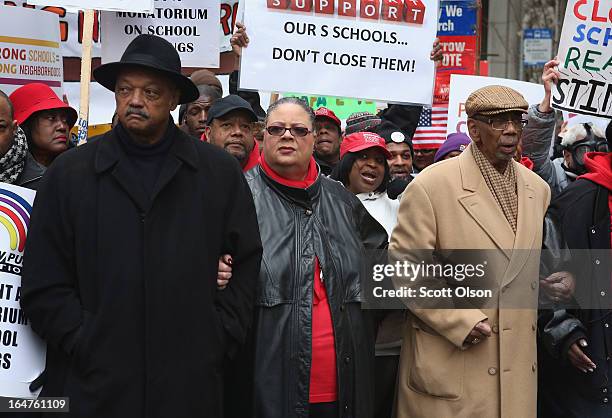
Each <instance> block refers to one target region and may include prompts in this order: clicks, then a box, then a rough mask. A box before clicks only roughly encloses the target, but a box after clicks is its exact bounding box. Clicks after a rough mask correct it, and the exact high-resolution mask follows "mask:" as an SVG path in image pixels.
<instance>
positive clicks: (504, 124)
mask: <svg viewBox="0 0 612 418" xmlns="http://www.w3.org/2000/svg"><path fill="white" fill-rule="evenodd" d="M472 119H476V120H479V121H481V122H484V123H486V124H489V125H490V126H491V128H492V129H493V130H495V131H505V130H506V129H508V125H509V124H510V123H512V124H513V125H514V127H515V128H516V129H517V130H519V131H522V130H523V128H524V127H525V126H527V119H522V118H521V119H511V120H508V119H491V118H486V117H484V116H479V115H474V116H472Z"/></svg>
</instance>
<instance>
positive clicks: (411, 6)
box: [240, 0, 438, 104]
mask: <svg viewBox="0 0 612 418" xmlns="http://www.w3.org/2000/svg"><path fill="white" fill-rule="evenodd" d="M244 14H245V25H246V27H247V31H248V34H249V38H250V40H251V42H250V44H249V46H248V48H245V49H244V50H243V52H242V61H241V70H240V88H242V89H253V90H262V91H291V92H295V93H304V94H310V95H318V96H340V97H353V98H363V99H373V100H378V101H385V102H398V103H420V104H431V102H432V96H433V86H434V63H433V62H432V61H431V60H430V59H429V56H430V53H431V49H432V44H433V41H434V39H435V36H436V30H437V25H438V1H437V0H411V1H406V2H402V1H401V0H386V1H384V2H383V1H380V0H337V1H334V0H331V1H330V0H246V4H245V12H244Z"/></svg>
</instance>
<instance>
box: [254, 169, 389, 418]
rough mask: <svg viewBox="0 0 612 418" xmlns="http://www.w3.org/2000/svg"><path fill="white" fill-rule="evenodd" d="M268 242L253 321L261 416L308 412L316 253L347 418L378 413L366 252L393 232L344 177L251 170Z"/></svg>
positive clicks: (289, 417) (300, 417)
mask: <svg viewBox="0 0 612 418" xmlns="http://www.w3.org/2000/svg"><path fill="white" fill-rule="evenodd" d="M246 179H247V182H248V183H249V186H250V187H251V191H252V193H253V198H254V201H255V208H256V210H257V218H258V222H259V228H260V233H261V240H262V243H263V246H264V252H263V258H262V262H261V271H260V275H259V283H258V289H257V293H256V300H255V304H256V311H255V318H254V324H253V337H252V344H253V346H254V347H252V349H253V350H254V379H255V384H254V391H255V398H254V410H253V413H252V414H250V415H249V416H250V417H254V418H308V414H309V402H308V397H309V383H310V364H311V345H312V339H311V325H312V322H311V309H312V294H313V288H312V286H313V276H314V264H315V256H316V257H318V259H319V264H320V267H321V271H322V273H323V277H324V284H325V288H326V291H327V296H328V300H329V305H330V309H331V316H332V323H333V327H334V335H335V342H336V361H337V377H338V402H339V408H340V411H341V416H342V417H347V418H348V417H351V418H370V417H372V415H373V409H372V407H373V402H372V401H373V394H374V388H373V366H374V341H375V333H374V331H375V329H374V326H373V322H374V321H373V316H372V315H371V314H370V312H369V311H366V310H362V309H361V301H362V299H363V296H362V293H361V285H360V280H361V278H362V277H367V276H364V275H366V274H368V273H367V272H366V269H367V267H366V264H367V263H366V259H367V258H366V250H368V249H372V250H374V249H381V248H385V247H386V243H387V234H386V233H385V230H384V229H383V227H382V226H380V224H378V223H377V222H376V221H375V220H374V218H372V217H371V216H370V215H369V214H368V212H367V210H366V209H365V208H364V207H363V205H362V204H361V202H360V201H359V200H358V199H357V198H356V197H355V196H354V195H353V194H352V193H350V192H349V191H347V190H346V189H345V188H344V187H343V186H342V184H340V183H338V182H336V181H333V180H330V179H328V178H326V177H324V176H322V175H319V178H318V179H317V181H316V182H315V183H314V184H313V185H312V186H310V187H309V188H308V189H305V190H304V189H293V188H290V187H286V186H284V185H281V184H279V183H276V182H275V181H273V180H272V179H270V178H269V177H268V176H267V175H266V174H265V173H264V172H263V170H262V169H261V167H257V168H255V169H253V170H251V171H250V172H248V173H247V175H246Z"/></svg>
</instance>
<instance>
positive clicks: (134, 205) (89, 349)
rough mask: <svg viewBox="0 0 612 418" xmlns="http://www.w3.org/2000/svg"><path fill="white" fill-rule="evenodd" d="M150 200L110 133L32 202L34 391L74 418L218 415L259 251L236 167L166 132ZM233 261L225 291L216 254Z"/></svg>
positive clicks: (25, 296) (69, 155)
mask: <svg viewBox="0 0 612 418" xmlns="http://www.w3.org/2000/svg"><path fill="white" fill-rule="evenodd" d="M170 129H171V131H170V133H169V135H171V137H172V140H173V144H172V145H171V148H170V150H169V152H168V155H167V156H166V159H165V161H164V163H163V165H162V169H161V173H160V177H159V179H158V181H157V185H156V187H155V190H154V192H153V194H152V196H151V197H149V196H148V195H147V194H146V193H145V191H144V187H143V186H142V185H141V184H140V181H139V179H138V177H137V173H132V165H131V164H130V163H129V162H128V161H127V159H126V158H127V157H126V155H125V153H124V151H123V149H122V147H121V146H120V144H119V142H118V138H117V137H116V135H115V131H111V132H109V133H107V134H106V135H105V136H104V137H103V138H100V139H99V140H97V141H94V142H90V143H88V144H87V145H84V146H82V147H79V148H77V149H73V150H70V151H67V152H66V153H64V154H62V155H61V156H59V157H58V158H57V159H56V160H55V161H54V163H53V165H52V166H51V167H50V169H49V170H48V172H47V174H46V176H45V177H44V179H43V181H42V183H41V186H40V187H39V191H38V195H37V198H36V201H35V204H34V211H33V214H32V220H31V224H30V231H29V235H28V242H27V246H26V251H25V256H24V268H23V279H22V280H23V287H22V300H21V305H22V308H23V309H24V311H25V313H26V315H27V316H28V317H29V318H30V320H31V324H32V327H33V329H34V331H35V332H36V333H38V334H39V335H40V336H41V337H42V338H43V339H44V340H45V341H46V342H47V344H48V349H47V364H46V372H45V377H44V386H43V390H42V393H41V396H68V397H70V414H69V415H68V416H71V417H79V418H89V417H92V418H94V417H100V418H126V417H129V418H168V417H173V418H174V417H176V418H194V417H221V416H222V411H221V409H222V408H221V399H222V387H223V384H222V380H223V379H222V377H223V376H222V375H223V366H222V365H223V361H224V357H225V355H226V353H227V352H228V351H230V346H231V345H234V344H237V343H239V342H244V340H245V338H246V336H247V333H248V328H249V326H250V323H251V319H252V307H253V301H254V293H255V292H254V291H255V283H256V277H257V272H258V271H259V264H260V260H261V242H260V238H259V231H258V228H257V219H256V214H255V208H254V205H253V200H252V196H251V192H250V190H249V188H248V186H247V184H246V182H245V180H244V177H243V174H242V171H241V169H240V167H239V166H238V164H237V162H236V160H235V159H234V158H233V157H232V156H230V155H229V154H227V153H226V152H224V151H223V150H220V149H218V148H215V147H214V146H211V145H209V144H206V143H203V142H200V141H196V140H193V139H192V138H190V137H189V136H187V135H186V134H184V133H182V132H181V131H179V130H178V129H176V128H175V127H174V126H172V127H171V128H170ZM224 253H230V254H232V255H233V259H234V263H233V277H232V280H231V283H230V284H229V286H228V288H227V289H226V290H223V291H218V290H217V287H216V278H217V269H218V258H219V256H220V255H221V254H224Z"/></svg>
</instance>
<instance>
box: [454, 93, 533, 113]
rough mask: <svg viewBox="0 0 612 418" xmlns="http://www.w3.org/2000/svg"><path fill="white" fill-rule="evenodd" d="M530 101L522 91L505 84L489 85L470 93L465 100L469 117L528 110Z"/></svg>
mask: <svg viewBox="0 0 612 418" xmlns="http://www.w3.org/2000/svg"><path fill="white" fill-rule="evenodd" d="M528 108H529V103H527V100H525V98H524V97H523V95H522V94H521V93H519V92H518V91H516V90H513V89H511V88H509V87H505V86H487V87H483V88H480V89H478V90H476V91H475V92H473V93H472V94H470V97H468V99H467V100H466V102H465V112H466V113H467V115H468V117H472V116H474V115H475V114H481V115H485V116H491V115H498V114H500V113H505V112H527V109H528Z"/></svg>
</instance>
